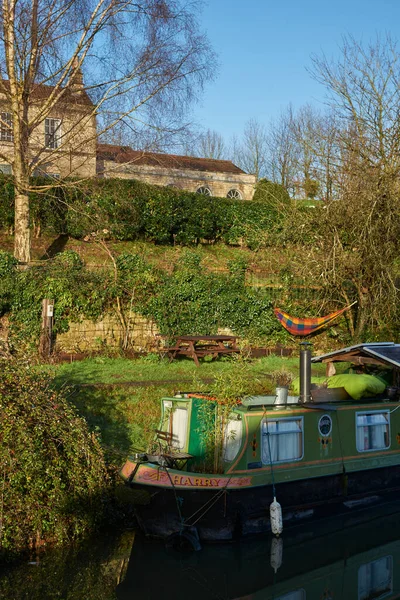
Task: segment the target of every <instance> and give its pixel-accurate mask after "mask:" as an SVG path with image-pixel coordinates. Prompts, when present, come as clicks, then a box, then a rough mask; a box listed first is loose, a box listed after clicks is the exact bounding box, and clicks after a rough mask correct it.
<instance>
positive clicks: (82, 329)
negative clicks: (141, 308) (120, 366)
mask: <svg viewBox="0 0 400 600" xmlns="http://www.w3.org/2000/svg"><path fill="white" fill-rule="evenodd" d="M129 333H130V340H131V344H130V345H131V346H133V348H134V349H135V350H137V351H147V352H149V351H152V350H156V349H157V343H158V339H157V337H156V334H157V333H158V330H157V327H156V325H155V324H154V323H153V322H152V321H149V320H147V319H144V318H143V317H141V316H140V315H133V317H132V320H131V323H130V331H129ZM122 338H123V330H122V327H121V324H120V322H119V320H118V318H116V317H114V316H111V315H109V316H106V317H105V318H104V319H102V320H101V321H97V322H96V323H94V322H93V321H88V320H83V321H81V322H80V323H70V328H69V331H68V332H67V333H61V334H59V335H57V339H56V345H55V350H56V351H60V352H86V351H88V350H102V349H105V348H106V347H107V346H108V347H113V348H115V347H118V346H120V345H121V343H122V341H123V340H122Z"/></svg>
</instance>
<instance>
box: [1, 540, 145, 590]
mask: <svg viewBox="0 0 400 600" xmlns="http://www.w3.org/2000/svg"><path fill="white" fill-rule="evenodd" d="M134 536H135V534H134V532H132V531H126V532H124V533H120V534H119V535H116V534H113V533H112V532H104V533H103V534H102V535H101V536H99V537H97V538H96V539H95V540H90V541H88V542H87V543H85V544H83V545H81V546H80V547H79V548H68V549H64V550H57V551H54V550H53V551H48V552H46V553H45V554H43V555H41V556H40V557H39V556H31V557H29V560H25V561H24V562H23V563H21V564H18V565H15V566H13V567H12V568H10V567H7V568H6V567H3V568H2V569H0V598H1V599H2V600H53V599H54V600H55V599H57V600H59V599H60V598H62V599H66V600H114V599H115V598H116V592H115V590H116V588H117V586H118V584H119V583H120V582H121V581H122V579H123V578H124V576H125V574H126V571H127V567H128V562H129V556H130V553H131V550H132V544H133V540H134Z"/></svg>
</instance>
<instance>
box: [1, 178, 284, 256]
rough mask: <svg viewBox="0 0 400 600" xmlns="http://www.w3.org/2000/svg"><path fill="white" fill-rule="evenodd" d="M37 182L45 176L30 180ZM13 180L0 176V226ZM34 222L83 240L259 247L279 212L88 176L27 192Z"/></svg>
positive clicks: (8, 213)
mask: <svg viewBox="0 0 400 600" xmlns="http://www.w3.org/2000/svg"><path fill="white" fill-rule="evenodd" d="M34 184H35V185H41V184H46V185H48V180H40V179H37V180H34ZM13 203H14V192H13V185H12V179H11V178H10V177H7V176H1V177H0V227H2V228H6V227H7V228H9V227H10V225H12V222H13V210H14V209H13ZM31 216H32V225H33V226H35V227H36V228H39V227H40V229H41V231H48V232H49V233H53V234H69V235H71V236H72V237H75V238H83V237H85V236H86V235H88V234H90V233H92V232H93V231H97V232H101V233H102V235H105V236H107V237H108V238H110V239H117V240H135V239H138V238H142V239H146V240H148V241H152V242H155V243H159V244H172V243H175V244H183V245H193V244H197V243H199V242H200V241H202V240H206V241H223V242H225V243H228V244H239V243H240V244H247V245H248V246H250V247H258V246H259V245H260V243H261V241H260V240H264V241H265V233H266V232H268V231H273V230H274V228H275V227H276V225H277V224H278V221H279V213H278V212H277V211H275V210H273V209H271V207H270V206H268V204H266V203H265V202H262V201H260V202H250V201H243V200H231V199H228V198H216V197H211V198H210V197H208V196H202V195H199V194H195V193H191V192H185V191H178V190H175V189H172V188H168V187H159V186H154V185H148V184H145V183H142V182H140V181H136V180H121V179H105V180H104V179H103V180H100V179H98V180H91V181H88V182H85V183H80V184H79V185H78V184H74V182H73V181H69V182H66V183H65V185H63V186H60V187H54V188H52V189H50V190H46V191H44V192H43V193H38V192H35V193H32V194H31Z"/></svg>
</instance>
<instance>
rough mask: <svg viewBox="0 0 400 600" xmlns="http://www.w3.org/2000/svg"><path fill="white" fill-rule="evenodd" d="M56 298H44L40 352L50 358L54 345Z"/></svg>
mask: <svg viewBox="0 0 400 600" xmlns="http://www.w3.org/2000/svg"><path fill="white" fill-rule="evenodd" d="M53 314H54V300H49V299H48V298H45V299H44V300H42V327H41V331H40V342H39V354H40V356H41V357H42V358H48V357H49V356H50V354H51V351H52V346H53V319H54V316H53Z"/></svg>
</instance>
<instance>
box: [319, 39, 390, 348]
mask: <svg viewBox="0 0 400 600" xmlns="http://www.w3.org/2000/svg"><path fill="white" fill-rule="evenodd" d="M313 60H314V71H313V73H314V76H315V77H316V78H317V80H318V81H320V82H321V83H323V84H324V85H325V87H326V88H327V91H328V98H329V104H330V106H331V109H332V111H333V114H334V115H335V119H336V122H337V123H340V127H337V129H336V142H335V144H336V145H337V152H336V159H337V160H339V161H340V164H339V165H338V167H339V169H340V188H339V195H338V201H337V202H333V203H330V204H329V205H328V207H327V210H325V211H321V212H320V213H319V214H318V216H317V220H316V222H315V223H314V224H313V228H312V229H311V230H312V231H314V235H315V236H316V238H317V239H318V246H319V250H320V253H319V255H318V256H317V255H315V257H314V258H315V264H314V267H313V272H314V273H315V272H316V273H319V274H320V277H321V278H322V280H323V281H324V282H325V284H326V286H327V288H328V289H329V290H330V291H331V292H332V290H336V291H337V293H338V294H340V295H341V296H342V298H344V299H345V300H346V301H347V299H348V297H349V294H353V296H352V297H353V298H355V299H357V300H358V305H357V315H356V321H355V324H354V334H355V336H356V337H358V338H361V336H362V335H363V334H365V332H366V331H368V332H371V330H373V328H374V327H376V326H380V327H382V325H386V326H387V325H388V323H390V320H392V322H393V320H394V319H398V289H397V285H396V279H395V275H396V261H397V260H398V256H399V252H400V244H399V240H400V221H399V216H398V215H399V209H398V197H399V192H400V186H399V176H400V155H399V144H400V119H399V116H400V54H399V52H398V49H397V44H396V42H395V41H394V40H393V39H392V38H391V37H390V36H386V37H385V38H384V39H383V40H382V39H381V38H379V37H378V38H377V39H376V41H375V42H374V43H371V44H368V45H363V44H360V43H358V42H357V41H355V40H354V39H353V38H345V39H344V41H343V46H342V53H341V57H340V58H339V60H337V61H328V60H327V59H326V57H324V56H323V57H321V58H318V57H314V59H313ZM311 230H310V231H311ZM316 232H317V233H316ZM321 250H322V252H321Z"/></svg>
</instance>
